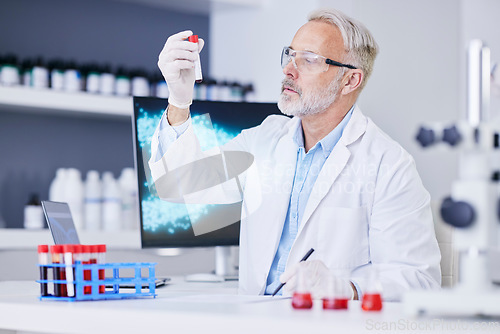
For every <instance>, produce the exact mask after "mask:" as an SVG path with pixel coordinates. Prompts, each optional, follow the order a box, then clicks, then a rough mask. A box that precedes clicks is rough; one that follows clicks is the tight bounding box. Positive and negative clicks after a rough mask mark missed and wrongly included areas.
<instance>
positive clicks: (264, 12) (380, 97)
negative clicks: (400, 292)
mask: <svg viewBox="0 0 500 334" xmlns="http://www.w3.org/2000/svg"><path fill="white" fill-rule="evenodd" d="M319 7H334V8H338V9H340V10H342V11H344V12H345V13H346V14H348V15H350V16H352V17H354V18H357V19H358V20H360V21H361V22H363V23H364V24H365V25H366V26H367V27H368V28H369V29H370V30H371V31H372V33H373V34H374V36H375V38H376V40H377V42H378V43H379V45H380V48H381V51H380V54H379V56H378V58H377V61H376V63H375V70H374V73H373V76H372V77H371V79H370V82H369V83H368V85H367V87H366V89H365V91H364V92H363V94H362V95H361V97H360V100H359V105H360V106H361V108H362V110H363V111H364V112H365V114H367V115H368V116H369V117H371V118H372V119H373V120H374V121H375V122H376V123H377V124H378V125H379V126H380V127H381V128H382V129H383V130H384V131H386V132H387V133H388V134H389V135H390V136H391V137H393V138H394V139H395V140H397V141H398V142H400V143H401V144H402V145H403V146H404V147H405V148H406V149H407V150H408V151H409V152H410V153H411V154H412V155H413V156H414V158H415V160H416V163H417V168H418V169H419V172H420V175H421V177H422V180H423V182H424V184H425V186H426V188H427V189H428V190H429V192H430V193H431V195H432V196H433V199H434V200H439V199H440V198H442V197H443V196H445V195H447V194H449V191H450V184H451V182H452V181H453V180H454V179H455V177H456V170H457V168H456V161H457V160H456V159H457V153H456V152H454V151H452V150H451V149H449V148H448V147H446V146H444V145H441V146H439V147H435V148H432V149H427V150H423V149H421V148H420V147H419V146H418V145H417V143H416V142H415V139H414V138H415V135H416V131H417V130H418V127H419V126H420V125H421V124H422V123H428V122H436V121H448V122H449V121H453V120H455V119H457V118H458V117H459V116H462V115H463V112H464V110H465V108H464V103H465V97H464V96H465V89H464V87H465V79H464V78H465V75H464V73H465V56H464V55H465V47H466V44H467V43H466V42H467V41H468V40H469V39H470V38H472V37H480V38H485V39H486V40H488V44H489V45H490V46H491V49H492V54H493V55H494V56H493V58H494V59H495V55H498V56H497V57H496V59H500V39H499V37H498V31H500V29H499V28H500V24H498V23H496V22H495V18H496V17H495V16H496V15H498V13H500V1H498V0H479V1H477V0H461V1H457V0H439V1H435V0H405V1H401V0H351V1H345V0H344V1H341V0H316V1H285V0H275V1H273V0H268V1H264V5H263V6H261V7H260V8H254V9H252V10H248V9H241V10H230V11H229V10H218V9H217V7H215V8H214V9H213V12H212V14H211V18H210V37H211V41H212V46H211V47H210V53H211V57H210V61H211V63H210V65H211V75H212V76H214V77H227V78H233V79H240V80H242V81H252V82H254V83H255V84H256V89H257V97H258V100H259V101H277V99H278V94H279V87H280V82H281V80H282V78H283V74H282V72H281V68H280V65H279V54H280V51H281V48H282V47H283V46H284V45H286V44H289V42H290V41H291V39H292V38H293V35H294V34H295V32H296V30H297V29H298V28H299V27H300V26H301V25H302V24H304V23H305V22H306V18H307V14H308V12H310V11H311V10H313V9H315V8H319ZM238 35H239V36H240V37H241V38H240V40H238V41H235V39H236V36H238Z"/></svg>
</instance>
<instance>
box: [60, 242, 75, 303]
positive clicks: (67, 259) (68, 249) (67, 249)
mask: <svg viewBox="0 0 500 334" xmlns="http://www.w3.org/2000/svg"><path fill="white" fill-rule="evenodd" d="M62 248H63V254H64V255H63V262H64V264H65V266H64V269H65V270H64V271H65V273H66V281H67V283H66V291H67V293H68V297H74V296H75V285H74V283H73V282H74V280H75V279H74V277H75V274H74V270H73V263H74V261H73V252H74V245H63V247H62Z"/></svg>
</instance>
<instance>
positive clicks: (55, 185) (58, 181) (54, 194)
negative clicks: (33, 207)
mask: <svg viewBox="0 0 500 334" xmlns="http://www.w3.org/2000/svg"><path fill="white" fill-rule="evenodd" d="M66 176H67V170H66V169H65V168H58V169H57V171H56V177H55V178H54V180H52V182H51V184H50V187H49V200H50V201H54V202H66V198H65V195H66V194H65V184H66Z"/></svg>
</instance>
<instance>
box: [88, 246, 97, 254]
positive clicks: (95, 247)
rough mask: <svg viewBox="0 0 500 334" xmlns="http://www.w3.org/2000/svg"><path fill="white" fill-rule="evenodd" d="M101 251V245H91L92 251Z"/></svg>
mask: <svg viewBox="0 0 500 334" xmlns="http://www.w3.org/2000/svg"><path fill="white" fill-rule="evenodd" d="M98 251H99V247H98V246H97V245H90V252H91V253H97V252H98Z"/></svg>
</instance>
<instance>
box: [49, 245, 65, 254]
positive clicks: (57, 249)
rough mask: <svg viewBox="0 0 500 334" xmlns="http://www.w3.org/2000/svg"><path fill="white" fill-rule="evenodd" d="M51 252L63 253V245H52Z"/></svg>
mask: <svg viewBox="0 0 500 334" xmlns="http://www.w3.org/2000/svg"><path fill="white" fill-rule="evenodd" d="M50 252H51V253H62V247H61V245H52V246H50Z"/></svg>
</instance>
